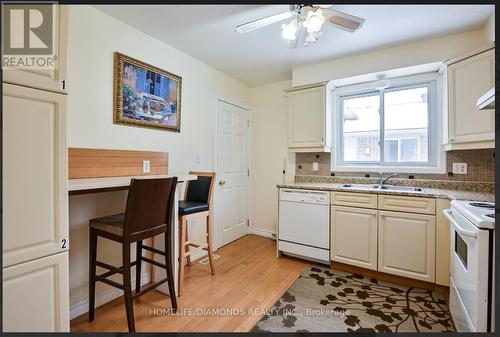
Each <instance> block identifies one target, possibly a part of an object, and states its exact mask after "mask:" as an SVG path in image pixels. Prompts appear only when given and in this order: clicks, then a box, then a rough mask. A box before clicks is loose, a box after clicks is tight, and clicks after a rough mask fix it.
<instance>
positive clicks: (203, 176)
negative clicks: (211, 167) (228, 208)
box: [178, 172, 215, 296]
mask: <svg viewBox="0 0 500 337" xmlns="http://www.w3.org/2000/svg"><path fill="white" fill-rule="evenodd" d="M189 174H192V175H197V176H198V179H197V180H191V181H189V182H188V183H187V186H186V194H185V197H184V200H181V201H179V226H180V231H179V236H180V238H179V288H178V291H179V296H181V295H182V284H183V281H184V259H187V264H188V265H190V264H191V255H193V254H194V253H197V252H199V251H201V250H206V251H207V252H208V261H209V262H210V271H211V272H212V275H215V267H214V263H213V257H212V228H211V227H212V193H213V188H214V181H215V172H189ZM203 217H204V218H206V231H207V232H206V234H205V235H204V236H206V244H204V245H198V244H195V243H194V241H196V240H194V241H193V240H188V233H187V223H188V220H191V219H195V218H203ZM190 247H194V249H190Z"/></svg>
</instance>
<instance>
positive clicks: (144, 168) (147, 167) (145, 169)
mask: <svg viewBox="0 0 500 337" xmlns="http://www.w3.org/2000/svg"><path fill="white" fill-rule="evenodd" d="M150 165H151V163H150V162H149V160H143V161H142V172H143V173H149V172H150V170H151V166H150Z"/></svg>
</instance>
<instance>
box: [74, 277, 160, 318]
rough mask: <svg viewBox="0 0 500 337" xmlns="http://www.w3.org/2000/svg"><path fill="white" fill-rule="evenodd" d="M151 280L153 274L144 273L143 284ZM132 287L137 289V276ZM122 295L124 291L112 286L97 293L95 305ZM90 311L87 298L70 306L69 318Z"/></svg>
mask: <svg viewBox="0 0 500 337" xmlns="http://www.w3.org/2000/svg"><path fill="white" fill-rule="evenodd" d="M149 282H151V274H150V273H149V272H148V273H144V274H143V275H142V278H141V284H146V283H149ZM132 289H135V277H134V278H133V279H132ZM120 296H123V291H122V290H120V289H117V288H110V289H108V290H106V291H103V292H102V293H100V294H96V297H95V307H96V308H97V307H100V306H101V305H103V304H106V303H108V302H111V301H112V300H114V299H116V298H118V297H120ZM88 311H89V300H88V299H87V300H84V301H81V302H79V303H77V304H75V305H72V306H71V307H70V310H69V319H70V320H71V319H73V318H76V317H78V316H81V315H83V314H86V313H87V312H88Z"/></svg>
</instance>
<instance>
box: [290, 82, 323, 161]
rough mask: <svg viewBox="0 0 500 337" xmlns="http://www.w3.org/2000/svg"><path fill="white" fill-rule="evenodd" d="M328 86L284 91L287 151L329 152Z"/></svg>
mask: <svg viewBox="0 0 500 337" xmlns="http://www.w3.org/2000/svg"><path fill="white" fill-rule="evenodd" d="M330 90H331V86H330V85H329V84H328V83H321V84H315V85H309V86H302V87H296V88H292V89H289V90H287V92H288V148H289V150H290V151H291V152H330V146H331V145H330V144H331V118H332V117H331V116H332V112H331V103H330Z"/></svg>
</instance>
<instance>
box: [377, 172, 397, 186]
mask: <svg viewBox="0 0 500 337" xmlns="http://www.w3.org/2000/svg"><path fill="white" fill-rule="evenodd" d="M397 176H398V174H397V173H393V174H391V175H389V176H388V177H385V178H384V177H383V173H382V172H380V176H379V178H378V184H379V186H383V185H384V184H385V183H386V182H387V180H389V179H391V178H394V177H397Z"/></svg>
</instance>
